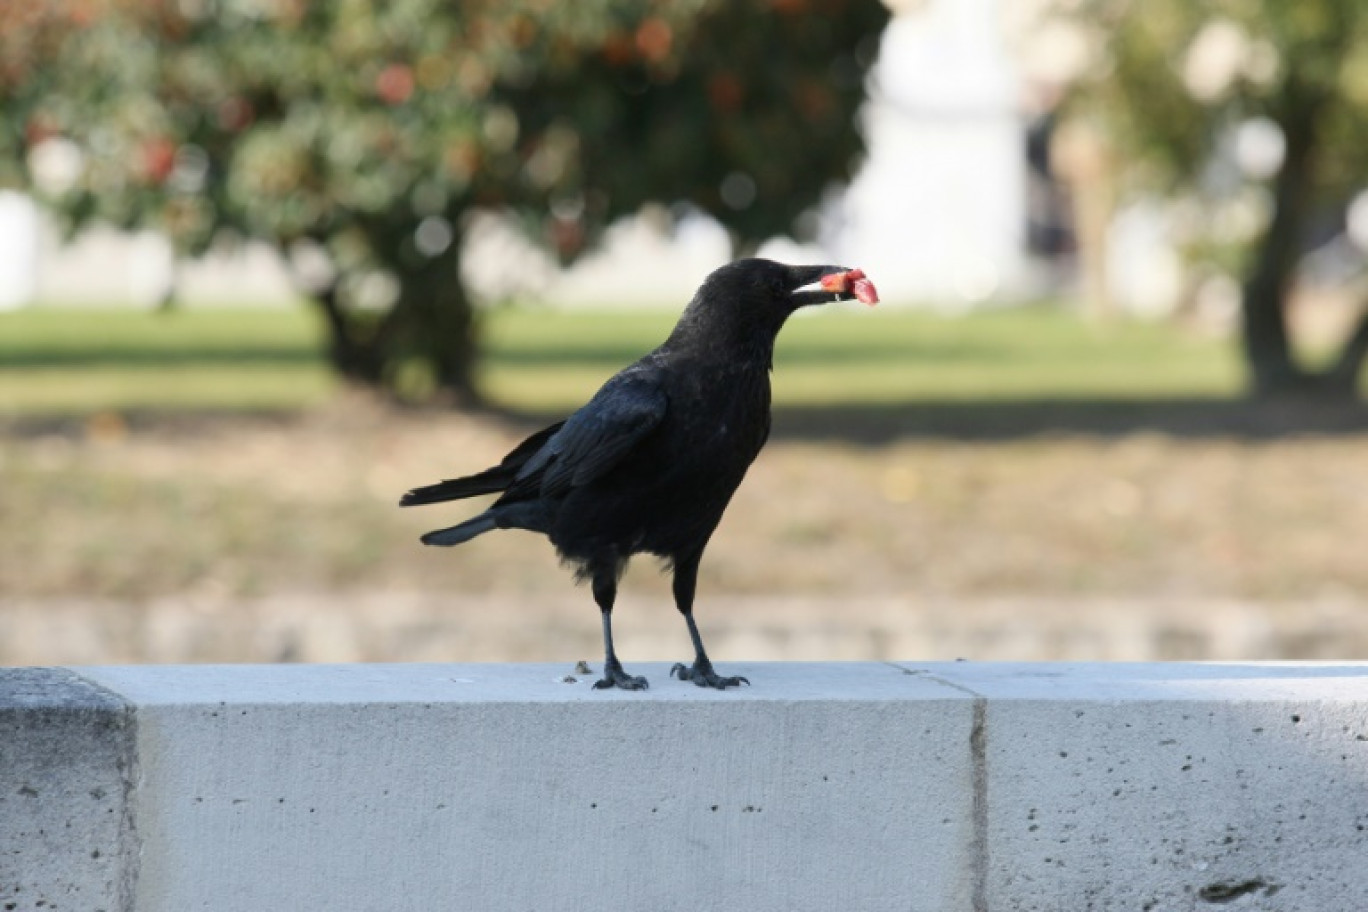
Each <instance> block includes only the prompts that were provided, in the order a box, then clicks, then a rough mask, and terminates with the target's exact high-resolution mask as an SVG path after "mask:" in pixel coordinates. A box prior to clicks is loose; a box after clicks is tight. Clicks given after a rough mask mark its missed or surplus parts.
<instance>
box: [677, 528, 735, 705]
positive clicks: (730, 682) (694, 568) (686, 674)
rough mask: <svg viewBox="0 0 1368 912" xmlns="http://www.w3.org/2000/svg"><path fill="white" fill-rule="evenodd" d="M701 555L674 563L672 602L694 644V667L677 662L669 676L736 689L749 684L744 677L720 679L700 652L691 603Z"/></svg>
mask: <svg viewBox="0 0 1368 912" xmlns="http://www.w3.org/2000/svg"><path fill="white" fill-rule="evenodd" d="M702 557H703V555H702V553H701V552H700V553H699V554H697V555H694V556H693V557H691V558H689V559H688V560H684V561H678V562H676V563H675V571H674V598H675V607H676V608H678V609H679V613H680V614H682V615H684V623H686V624H688V625H689V639H690V640H692V641H693V648H694V663H693V665H692V666H688V667H686V666H685V665H684V663H683V662H676V663H675V666H674V667H673V668H671V669H670V674H671V675H672V676H674V677H677V678H679V679H680V680H681V681H693V682H694V683H695V684H697V685H698V686H699V687H716V688H717V689H718V690H724V689H726V688H728V687H738V686H740V685H742V684H749V683H750V681H748V680H746V679H745V678H743V677H740V676H736V677H728V678H724V677H722V676H721V675H719V674H718V673H717V672H716V671H715V670H714V669H713V665H712V661H711V660H710V659H709V658H708V653H707V652H706V651H705V650H704V649H703V637H701V636H700V635H699V633H698V625H697V624H695V623H694V619H693V600H694V590H695V589H696V588H697V586H698V563H699V561H700V560H701V559H702Z"/></svg>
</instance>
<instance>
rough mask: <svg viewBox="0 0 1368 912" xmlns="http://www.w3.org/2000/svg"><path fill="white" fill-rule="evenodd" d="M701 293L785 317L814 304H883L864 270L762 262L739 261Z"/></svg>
mask: <svg viewBox="0 0 1368 912" xmlns="http://www.w3.org/2000/svg"><path fill="white" fill-rule="evenodd" d="M699 293H700V294H701V295H704V296H707V297H710V298H714V299H717V300H731V301H735V302H737V303H738V304H739V305H740V306H742V307H747V308H756V309H761V310H765V311H769V312H772V313H775V314H780V315H783V316H787V315H788V314H790V313H792V312H793V311H795V310H797V309H798V308H799V307H806V306H809V305H812V304H830V303H832V302H835V301H856V300H858V301H863V302H864V303H866V304H868V305H870V306H871V307H872V306H873V305H875V304H877V303H878V302H879V293H878V292H877V291H876V290H875V288H874V283H873V282H871V281H869V279H868V278H867V277H866V276H865V274H864V271H863V270H861V269H851V268H848V267H846V266H789V265H787V264H784V263H776V262H774V261H773V260H762V259H745V260H737V261H735V262H733V263H728V264H727V265H725V266H723V267H721V268H719V269H717V270H714V271H713V273H712V274H711V275H710V276H708V278H707V280H706V281H705V282H704V283H703V287H702V288H700V289H699Z"/></svg>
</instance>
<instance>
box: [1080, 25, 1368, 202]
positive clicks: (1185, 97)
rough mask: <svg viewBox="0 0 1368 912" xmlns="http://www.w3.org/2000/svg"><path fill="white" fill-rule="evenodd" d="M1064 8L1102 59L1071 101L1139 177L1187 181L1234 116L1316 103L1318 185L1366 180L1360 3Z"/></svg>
mask: <svg viewBox="0 0 1368 912" xmlns="http://www.w3.org/2000/svg"><path fill="white" fill-rule="evenodd" d="M1072 6H1074V7H1075V8H1074V9H1073V11H1072V12H1071V13H1070V16H1071V17H1072V18H1074V20H1075V21H1076V22H1077V23H1078V24H1080V25H1081V26H1082V27H1083V28H1085V29H1086V30H1087V31H1088V33H1089V34H1090V35H1091V36H1092V37H1093V39H1094V40H1095V42H1096V44H1097V48H1098V51H1099V54H1100V59H1099V60H1097V61H1096V65H1094V66H1093V67H1091V68H1090V69H1089V71H1088V72H1087V73H1086V74H1085V75H1084V77H1083V78H1082V80H1081V81H1080V84H1079V86H1078V87H1077V88H1078V89H1079V92H1078V93H1077V94H1076V95H1075V97H1074V104H1075V106H1076V108H1077V109H1079V110H1082V111H1086V113H1087V114H1088V116H1090V117H1091V118H1093V119H1095V120H1096V121H1099V122H1102V123H1105V124H1106V125H1107V126H1108V127H1109V129H1110V131H1111V132H1112V134H1113V136H1115V137H1116V138H1117V140H1118V144H1119V146H1120V149H1121V150H1122V152H1123V154H1124V155H1125V156H1126V157H1127V158H1128V159H1129V160H1130V161H1131V162H1133V163H1136V164H1139V165H1141V166H1142V168H1141V170H1139V171H1132V172H1131V175H1130V176H1131V177H1133V178H1138V179H1139V180H1140V181H1141V182H1142V183H1155V182H1156V181H1157V182H1159V183H1161V184H1162V185H1164V186H1166V187H1167V188H1173V187H1186V188H1192V187H1194V186H1195V185H1199V184H1200V182H1201V181H1202V180H1203V178H1204V176H1206V175H1205V171H1206V169H1207V167H1208V166H1209V164H1210V161H1211V157H1212V156H1213V155H1214V154H1217V152H1218V146H1219V145H1220V144H1221V143H1226V142H1229V141H1230V139H1231V136H1230V132H1229V131H1230V130H1231V129H1232V128H1233V127H1235V126H1237V125H1238V124H1239V123H1241V122H1242V121H1244V120H1247V119H1249V118H1253V117H1267V118H1269V119H1271V120H1273V121H1274V122H1276V123H1279V124H1281V123H1283V122H1284V121H1285V120H1286V119H1287V118H1288V117H1290V116H1292V115H1293V114H1294V113H1295V112H1296V110H1297V109H1298V108H1299V107H1304V106H1306V105H1315V106H1318V107H1319V108H1320V114H1319V116H1320V117H1321V118H1322V120H1323V121H1324V122H1323V124H1322V125H1321V126H1322V129H1323V130H1324V131H1325V132H1324V135H1325V138H1326V141H1325V143H1324V144H1323V147H1322V148H1321V149H1320V150H1319V156H1318V157H1319V165H1320V170H1319V175H1320V178H1321V180H1320V183H1319V187H1318V189H1319V190H1320V191H1321V192H1323V193H1325V194H1331V195H1333V194H1343V193H1345V192H1348V191H1353V190H1357V189H1359V188H1361V186H1362V185H1363V183H1364V182H1365V181H1368V159H1365V158H1364V156H1363V155H1362V154H1361V151H1360V150H1362V149H1363V148H1364V144H1365V143H1368V7H1366V6H1364V4H1362V3H1361V2H1359V0H1305V2H1303V0H1298V2H1296V3H1285V2H1280V0H1205V2H1202V3H1191V2H1183V0H1144V2H1139V0H1084V2H1081V3H1078V4H1072Z"/></svg>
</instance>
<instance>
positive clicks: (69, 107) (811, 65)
mask: <svg viewBox="0 0 1368 912" xmlns="http://www.w3.org/2000/svg"><path fill="white" fill-rule="evenodd" d="M19 6H23V5H22V4H21V5H19ZM36 6H38V7H40V8H42V9H40V11H38V12H33V11H28V10H23V9H15V8H13V5H10V4H6V5H5V7H4V8H3V9H0V32H4V33H5V34H6V35H7V36H8V37H7V38H5V39H3V41H4V44H3V45H0V48H3V49H4V50H5V51H6V53H7V54H9V53H13V55H14V56H13V57H12V58H8V59H7V65H6V66H5V67H4V68H0V91H3V92H4V93H5V96H4V103H5V111H6V117H5V118H4V125H3V126H0V181H3V182H9V183H17V184H19V185H20V186H23V187H25V188H27V189H32V190H35V191H37V192H38V193H39V194H40V195H41V197H42V198H43V199H44V200H45V201H46V202H47V203H48V204H49V205H50V206H52V207H53V208H54V209H56V210H57V211H58V212H60V213H61V214H62V215H63V216H64V217H65V218H66V219H67V220H68V222H69V224H70V225H72V226H79V225H80V224H83V223H85V222H86V221H88V220H90V219H94V218H99V219H105V220H108V221H112V222H114V223H116V224H119V225H124V226H142V227H153V228H157V229H159V230H161V231H164V232H166V233H167V234H168V235H169V236H170V237H171V238H172V239H173V241H174V242H175V244H176V245H177V247H178V248H179V249H180V250H182V251H186V252H198V251H201V250H203V249H205V248H206V247H207V246H208V245H209V244H210V243H211V242H213V241H214V240H215V239H216V238H219V237H222V236H224V235H232V234H236V235H239V236H242V235H245V236H252V237H258V238H263V239H266V240H269V241H271V242H274V243H275V244H277V245H278V246H279V247H280V248H281V249H282V250H285V251H290V250H292V249H293V250H298V249H299V247H298V246H297V245H312V246H314V247H315V248H321V249H322V250H324V251H326V253H327V255H328V257H329V259H330V260H331V262H332V264H333V266H334V267H335V269H336V277H335V279H334V280H333V281H332V282H331V283H330V284H327V285H325V286H324V287H322V288H320V289H318V292H319V300H320V301H321V302H322V303H323V304H324V306H325V307H326V308H327V310H328V311H329V316H330V321H329V325H330V327H331V328H332V332H333V336H334V345H333V355H334V360H335V361H337V363H338V364H339V366H340V367H342V368H343V370H344V372H346V373H348V374H350V375H351V376H353V377H354V378H356V379H360V380H364V381H367V382H381V383H392V382H393V380H394V378H395V377H396V376H397V375H398V374H399V373H402V372H404V371H405V370H407V368H402V367H401V366H402V365H405V364H411V363H412V362H413V361H414V359H417V360H418V361H421V362H423V363H425V364H426V365H427V367H426V370H428V372H429V373H430V374H432V376H433V377H434V379H435V382H436V384H437V385H438V386H448V387H456V388H459V387H463V386H466V385H468V383H469V380H470V377H469V362H470V359H471V357H472V356H473V329H472V325H471V324H472V321H471V318H470V312H469V305H468V303H467V301H466V300H465V296H464V294H462V293H461V290H460V287H459V281H458V279H457V276H458V275H459V263H458V262H457V258H456V251H457V250H458V249H459V232H460V231H461V230H462V225H463V216H464V215H465V214H466V213H467V212H468V211H469V210H470V209H471V208H472V207H477V206H482V207H498V208H509V209H513V210H516V211H519V212H521V213H522V215H523V222H524V223H525V224H527V225H528V226H529V227H530V229H531V230H532V232H533V234H534V236H536V237H537V238H538V239H539V240H541V241H543V242H545V243H546V244H547V245H548V246H549V247H551V248H552V249H554V250H555V251H556V252H557V253H558V254H559V255H560V256H561V257H562V258H563V259H567V260H568V259H571V258H573V257H574V256H576V255H577V254H578V253H579V252H581V251H582V250H583V249H585V248H586V246H587V245H588V244H589V243H591V242H592V241H593V240H594V239H595V237H596V236H597V235H598V233H599V232H600V231H601V230H602V229H603V227H605V225H606V224H607V223H608V221H609V220H611V219H613V218H615V217H617V216H620V215H622V214H624V213H628V212H632V211H634V210H636V209H637V208H638V207H639V206H640V205H641V204H642V203H643V202H645V201H648V200H660V201H664V202H676V201H688V202H690V203H692V204H693V205H695V206H697V207H699V208H701V209H704V210H706V211H708V212H711V213H713V214H715V215H717V216H719V217H721V218H722V219H723V220H724V222H726V223H727V224H728V225H729V226H730V227H731V228H732V229H733V230H734V231H735V232H736V236H737V237H738V239H740V240H742V241H750V242H756V241H759V240H762V239H764V238H765V237H768V236H771V235H773V234H776V233H781V232H786V231H789V230H791V229H792V227H793V223H794V220H795V218H797V217H798V216H800V215H802V214H803V212H804V211H805V210H807V209H809V208H811V207H812V206H813V205H814V204H815V203H816V202H817V200H818V198H819V196H820V194H821V193H822V191H823V190H824V188H825V185H826V183H827V182H829V181H832V180H839V179H842V178H845V177H848V176H849V174H850V169H851V167H852V165H853V163H854V160H855V159H856V157H857V156H858V153H859V151H860V141H859V136H858V133H857V131H856V129H855V126H854V116H855V113H856V109H857V107H858V105H859V102H860V100H861V99H862V97H863V81H864V80H863V76H864V70H865V67H866V66H867V65H868V63H869V58H870V56H871V54H870V52H869V51H868V48H869V46H870V42H871V41H872V39H873V38H874V37H875V36H876V35H877V33H878V32H879V30H880V29H881V28H882V26H883V24H884V21H885V20H886V17H887V13H886V12H885V11H884V9H883V8H882V6H881V5H880V4H879V3H878V2H877V0H770V2H768V3H755V4H750V3H747V4H731V3H726V2H722V0H665V2H654V3H645V2H631V0H586V2H576V3H551V2H546V0H500V2H497V3H495V2H492V0H483V2H482V0H461V2H457V0H335V2H328V3H308V2H305V0H185V2H180V3H169V2H162V0H143V2H133V0H85V2H77V0H68V2H57V3H54V4H51V5H46V6H45V5H44V4H37V5H36ZM54 159H55V162H54Z"/></svg>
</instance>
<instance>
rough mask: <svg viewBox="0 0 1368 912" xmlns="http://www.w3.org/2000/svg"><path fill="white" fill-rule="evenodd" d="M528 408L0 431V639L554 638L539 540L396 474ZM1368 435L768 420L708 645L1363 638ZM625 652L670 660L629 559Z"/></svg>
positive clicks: (166, 644)
mask: <svg viewBox="0 0 1368 912" xmlns="http://www.w3.org/2000/svg"><path fill="white" fill-rule="evenodd" d="M526 430H527V428H526V427H519V426H513V425H510V424H508V423H505V422H500V421H497V420H494V419H488V418H468V417H462V416H457V415H450V414H433V413H408V414H395V413H393V412H390V411H386V410H383V409H379V408H376V407H374V406H372V405H370V404H368V403H366V402H364V401H355V402H348V403H343V404H341V405H338V406H337V407H334V408H331V409H328V410H325V411H323V412H319V413H317V414H313V415H310V416H306V417H301V418H292V419H245V418H238V419H227V418H223V419H215V420H208V419H202V420H194V421H186V422H181V423H175V422H166V421H162V422H157V423H154V424H151V425H149V426H147V427H143V428H138V427H135V428H134V429H132V430H129V429H128V428H126V427H125V426H124V425H122V424H121V423H120V422H118V421H117V420H105V421H96V422H93V423H92V424H90V425H88V426H87V427H85V428H84V429H76V430H75V431H72V430H71V429H55V430H52V431H50V432H38V431H33V430H31V429H30V430H24V431H20V430H12V431H11V432H9V433H7V434H6V435H5V436H3V437H0V485H2V487H0V492H2V493H0V663H11V664H26V663H98V662H131V661H276V660H306V661H350V660H369V661H378V660H392V661H407V660H524V659H525V660H532V659H542V660H561V659H564V660H574V659H579V658H589V659H595V658H597V656H598V653H599V645H598V636H599V633H598V618H597V612H596V611H595V610H594V607H593V603H592V600H591V599H590V597H589V594H588V592H587V591H585V590H583V589H577V588H575V587H574V586H573V584H572V582H571V579H570V576H569V574H568V573H566V572H565V571H564V570H562V569H561V568H559V567H558V566H557V562H556V560H555V557H554V555H553V554H552V553H551V550H550V548H549V546H548V545H547V544H546V543H545V541H544V540H542V539H540V538H539V537H536V536H531V535H525V534H497V535H488V536H485V537H483V538H481V539H479V540H478V541H476V542H474V543H471V544H469V545H466V546H463V547H461V548H458V549H454V550H445V549H427V548H423V547H421V546H420V545H419V544H418V543H417V541H416V537H417V535H418V534H420V533H421V532H423V531H425V530H426V529H429V528H434V527H436V526H439V525H443V524H446V523H448V522H451V521H454V520H455V519H457V518H459V517H462V516H464V515H468V512H469V511H468V509H467V508H466V506H464V505H459V504H457V505H451V506H448V507H429V508H425V509H422V510H405V511H401V510H398V509H396V508H395V507H394V503H395V501H396V500H397V498H398V496H399V494H400V493H402V492H403V491H404V490H405V489H406V488H408V487H410V486H412V485H414V484H419V483H424V482H427V481H430V480H433V479H436V478H439V477H444V476H451V475H453V474H458V473H463V472H467V471H471V470H474V469H478V468H481V467H483V466H485V465H487V464H489V463H490V462H491V461H494V460H496V459H497V458H498V457H499V456H500V455H502V453H503V452H504V451H505V450H506V449H507V448H508V447H509V446H510V445H511V444H512V443H513V442H515V441H516V440H517V439H518V437H519V435H520V434H521V433H524V432H525V431H526ZM1366 473H1368V436H1365V435H1357V436H1354V435H1348V436H1338V437H1323V438H1314V437H1306V438H1288V439H1280V440H1271V441H1261V442H1248V441H1239V440H1233V439H1219V438H1216V439H1175V438H1170V437H1165V436H1159V435H1130V436H1121V437H1108V438H1095V437H1087V436H1074V437H1059V436H1055V437H1040V438H1026V439H1020V440H1015V441H1009V442H996V443H969V442H955V441H926V440H919V441H913V440H904V441H899V442H894V443H890V444H885V445H879V446H869V445H859V444H853V443H844V442H829V443H813V442H794V441H784V440H777V441H775V442H773V443H771V445H770V447H769V448H768V449H767V450H766V452H765V453H764V454H763V455H762V456H761V458H760V461H759V462H758V463H757V465H756V466H755V468H754V469H753V470H752V473H751V476H750V477H749V478H748V479H747V482H746V484H745V485H743V487H742V489H741V491H740V492H739V493H738V495H737V497H736V499H735V501H734V502H733V504H732V507H731V509H730V510H729V512H728V514H727V517H726V518H725V520H724V521H723V524H722V527H721V528H720V529H719V531H718V533H717V535H716V537H715V538H714V540H713V544H712V545H711V547H710V549H709V552H708V555H707V557H706V558H705V561H704V569H703V575H702V579H701V582H700V602H699V607H698V611H699V617H700V621H701V624H702V626H703V629H704V635H705V637H706V638H707V639H708V641H709V643H710V646H711V649H712V651H713V652H714V653H715V657H716V658H719V659H723V658H733V659H736V658H747V659H779V658H803V659H821V658H832V659H835V658H867V659H883V658H902V659H907V658H952V657H957V656H965V657H970V658H981V659H990V658H1020V659H1048V658H1075V659H1087V658H1094V659H1146V658H1219V659H1267V658H1307V657H1311V658H1360V659H1362V658H1368V553H1365V552H1366V551H1368V549H1365V545H1364V543H1365V542H1368V486H1366V485H1365V484H1364V479H1365V474H1366ZM616 625H617V629H618V633H619V638H620V642H619V647H620V651H621V652H622V654H623V655H624V657H626V658H628V659H638V660H640V659H674V658H684V657H685V656H684V653H685V652H686V646H687V639H686V637H685V634H684V630H683V625H682V624H681V623H680V621H679V619H678V617H677V615H676V614H675V612H674V610H673V609H672V608H671V607H670V603H669V597H668V586H667V584H666V581H665V580H663V579H662V578H660V577H659V575H658V574H657V573H656V572H655V570H654V568H653V567H652V566H651V565H650V563H649V562H646V561H639V562H638V564H637V565H636V566H634V568H633V570H632V571H631V572H630V573H629V575H628V578H627V580H626V581H625V584H624V589H623V592H622V596H621V601H620V606H619V611H618V614H617V622H616Z"/></svg>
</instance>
